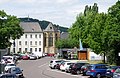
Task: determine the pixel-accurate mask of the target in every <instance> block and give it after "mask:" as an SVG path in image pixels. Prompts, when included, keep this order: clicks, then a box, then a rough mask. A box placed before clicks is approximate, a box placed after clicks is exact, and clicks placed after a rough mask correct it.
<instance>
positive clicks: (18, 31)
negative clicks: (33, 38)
mask: <svg viewBox="0 0 120 78" xmlns="http://www.w3.org/2000/svg"><path fill="white" fill-rule="evenodd" d="M19 23H20V21H19V19H18V18H17V17H16V16H11V15H7V14H6V13H5V12H4V11H0V49H1V48H7V47H9V46H10V45H11V44H12V43H11V42H10V39H13V40H15V39H17V38H20V37H21V35H23V29H22V28H21V27H20V26H19Z"/></svg>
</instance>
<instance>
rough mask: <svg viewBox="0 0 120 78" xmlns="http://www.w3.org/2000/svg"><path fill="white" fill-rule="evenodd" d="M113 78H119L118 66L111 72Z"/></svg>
mask: <svg viewBox="0 0 120 78" xmlns="http://www.w3.org/2000/svg"><path fill="white" fill-rule="evenodd" d="M113 78H120V67H119V68H117V69H116V70H115V72H114V73H113Z"/></svg>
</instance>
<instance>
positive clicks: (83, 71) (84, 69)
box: [81, 64, 91, 76]
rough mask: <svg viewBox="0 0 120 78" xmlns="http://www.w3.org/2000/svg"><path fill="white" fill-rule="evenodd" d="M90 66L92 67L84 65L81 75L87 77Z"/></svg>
mask: <svg viewBox="0 0 120 78" xmlns="http://www.w3.org/2000/svg"><path fill="white" fill-rule="evenodd" d="M90 65H91V64H86V65H83V66H82V67H81V73H82V74H83V76H85V75H86V72H87V70H88V67H89V66H90Z"/></svg>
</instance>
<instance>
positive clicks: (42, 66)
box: [38, 63, 48, 68]
mask: <svg viewBox="0 0 120 78" xmlns="http://www.w3.org/2000/svg"><path fill="white" fill-rule="evenodd" d="M45 65H48V63H45V64H43V65H40V66H38V67H39V68H41V67H43V66H45Z"/></svg>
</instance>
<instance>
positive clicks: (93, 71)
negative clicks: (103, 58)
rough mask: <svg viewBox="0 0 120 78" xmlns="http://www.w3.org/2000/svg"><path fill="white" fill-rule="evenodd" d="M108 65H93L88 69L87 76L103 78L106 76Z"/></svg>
mask: <svg viewBox="0 0 120 78" xmlns="http://www.w3.org/2000/svg"><path fill="white" fill-rule="evenodd" d="M107 67H108V65H106V64H92V65H90V66H89V67H88V70H87V72H86V75H88V76H90V77H96V78H101V77H103V76H105V73H106V70H107Z"/></svg>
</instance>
